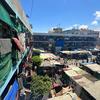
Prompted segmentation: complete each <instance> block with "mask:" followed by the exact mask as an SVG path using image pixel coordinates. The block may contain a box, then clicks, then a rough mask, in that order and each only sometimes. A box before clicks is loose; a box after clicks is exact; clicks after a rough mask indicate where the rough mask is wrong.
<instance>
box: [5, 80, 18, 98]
mask: <svg viewBox="0 0 100 100" xmlns="http://www.w3.org/2000/svg"><path fill="white" fill-rule="evenodd" d="M18 88H19V86H18V81H17V80H15V81H14V83H13V85H12V87H11V89H10V90H9V92H8V93H7V95H6V96H5V98H4V100H16V95H17V92H18Z"/></svg>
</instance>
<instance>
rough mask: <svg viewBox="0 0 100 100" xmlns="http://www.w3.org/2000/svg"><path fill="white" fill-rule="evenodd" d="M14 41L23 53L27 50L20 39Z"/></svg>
mask: <svg viewBox="0 0 100 100" xmlns="http://www.w3.org/2000/svg"><path fill="white" fill-rule="evenodd" d="M12 40H13V41H14V42H15V44H16V45H17V47H18V49H19V50H20V51H21V52H24V51H25V49H24V47H23V46H22V44H21V42H20V40H19V39H17V38H12Z"/></svg>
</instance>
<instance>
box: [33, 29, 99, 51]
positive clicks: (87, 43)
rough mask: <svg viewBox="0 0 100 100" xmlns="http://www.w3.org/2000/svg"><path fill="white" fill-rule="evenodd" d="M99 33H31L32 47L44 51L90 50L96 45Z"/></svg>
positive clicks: (80, 31) (67, 31) (82, 31)
mask: <svg viewBox="0 0 100 100" xmlns="http://www.w3.org/2000/svg"><path fill="white" fill-rule="evenodd" d="M98 37H99V32H97V31H93V30H78V29H72V30H66V31H62V32H58V33H57V32H54V31H53V32H48V33H33V41H34V42H33V46H34V47H35V48H43V49H46V50H54V51H59V50H75V49H92V48H95V46H96V44H97V39H98Z"/></svg>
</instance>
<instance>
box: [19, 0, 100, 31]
mask: <svg viewBox="0 0 100 100" xmlns="http://www.w3.org/2000/svg"><path fill="white" fill-rule="evenodd" d="M20 2H21V5H22V7H23V9H24V11H25V13H26V14H27V15H28V16H29V18H28V20H29V22H30V23H31V24H32V26H33V32H48V30H50V29H51V28H52V27H62V28H63V29H64V30H66V29H71V28H73V27H74V28H89V29H93V30H100V0H20Z"/></svg>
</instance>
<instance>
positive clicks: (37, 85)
mask: <svg viewBox="0 0 100 100" xmlns="http://www.w3.org/2000/svg"><path fill="white" fill-rule="evenodd" d="M51 83H52V82H51V79H50V78H49V77H48V76H33V77H32V82H31V91H32V98H38V97H39V96H41V95H42V96H43V95H44V94H45V93H48V92H49V91H50V89H51V85H52V84H51Z"/></svg>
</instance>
